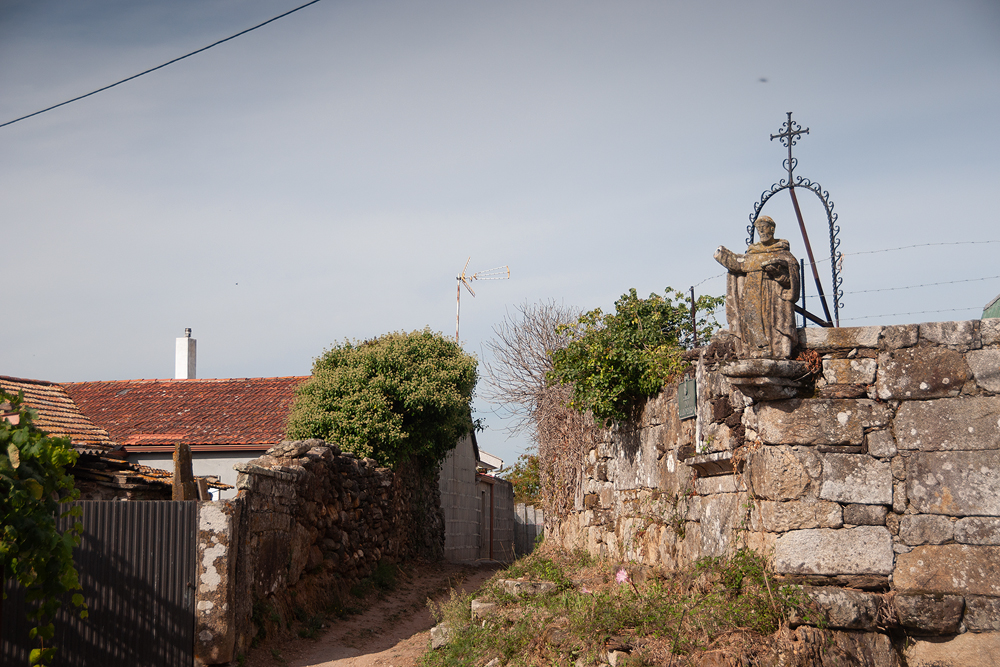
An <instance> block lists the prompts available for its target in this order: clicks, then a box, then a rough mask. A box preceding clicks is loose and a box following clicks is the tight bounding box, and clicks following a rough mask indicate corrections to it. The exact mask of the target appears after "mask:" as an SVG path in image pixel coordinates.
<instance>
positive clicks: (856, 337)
mask: <svg viewBox="0 0 1000 667" xmlns="http://www.w3.org/2000/svg"><path fill="white" fill-rule="evenodd" d="M882 329H883V327H806V328H805V329H799V342H800V343H801V345H802V347H805V348H808V349H810V350H819V351H827V350H850V349H853V348H856V347H876V346H878V339H879V336H880V335H881V333H882Z"/></svg>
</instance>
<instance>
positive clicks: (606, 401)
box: [548, 287, 723, 425]
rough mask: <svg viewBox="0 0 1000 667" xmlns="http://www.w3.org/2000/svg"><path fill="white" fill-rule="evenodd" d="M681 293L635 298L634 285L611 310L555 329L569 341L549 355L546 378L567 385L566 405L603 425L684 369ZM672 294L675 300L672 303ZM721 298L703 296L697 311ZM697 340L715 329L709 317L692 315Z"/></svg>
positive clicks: (687, 342)
mask: <svg viewBox="0 0 1000 667" xmlns="http://www.w3.org/2000/svg"><path fill="white" fill-rule="evenodd" d="M685 298H686V297H685V295H684V293H683V292H677V291H675V290H672V289H671V288H669V287H668V288H666V291H665V296H660V295H659V294H650V295H649V298H648V299H640V298H639V297H638V296H637V295H636V291H635V289H631V290H629V292H628V293H627V294H623V295H622V296H621V298H619V299H618V301H616V302H615V312H614V313H608V314H605V313H603V312H602V311H601V309H600V308H597V309H595V310H592V311H590V312H588V313H584V314H583V315H581V316H580V318H579V319H578V320H577V322H576V323H575V324H568V325H562V326H560V327H559V328H558V329H557V331H558V332H560V333H564V334H567V335H569V336H570V343H569V344H568V345H567V346H566V347H565V348H563V349H560V350H556V351H555V352H554V353H553V355H552V363H553V368H552V371H551V372H550V373H549V375H548V377H549V380H550V381H553V382H558V383H561V384H568V385H572V388H573V390H572V399H571V401H570V405H571V406H572V407H573V408H575V409H577V410H579V411H581V412H585V411H587V410H590V411H591V412H592V413H593V415H594V418H595V419H597V420H599V421H602V422H604V423H605V424H606V425H607V424H609V423H610V422H612V421H624V420H625V419H627V418H628V416H629V412H630V411H631V409H632V408H633V407H635V406H636V405H637V401H638V399H639V398H641V397H645V396H652V395H655V394H656V393H657V392H658V391H660V389H661V388H662V387H663V385H664V383H666V382H667V380H669V379H670V377H671V376H673V375H674V374H676V373H678V372H679V371H681V370H683V368H684V366H685V362H684V359H683V352H684V350H685V348H689V347H691V346H692V345H693V340H694V337H693V332H692V331H691V311H690V306H689V304H688V303H687V302H686V301H685ZM674 299H677V301H676V302H675V301H674ZM722 302H723V299H722V298H721V297H711V296H702V297H699V298H698V299H697V301H696V302H695V303H696V306H697V311H698V312H700V313H705V314H710V313H711V311H713V310H714V309H715V308H717V307H718V306H719V305H720V304H722ZM695 326H696V327H697V330H698V338H699V340H708V338H709V337H710V336H711V334H712V332H713V331H714V330H715V329H716V328H718V324H717V323H716V322H715V319H714V318H708V317H705V316H703V317H702V318H701V319H699V320H697V322H696V324H695Z"/></svg>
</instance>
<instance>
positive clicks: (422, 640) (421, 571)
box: [247, 563, 496, 667]
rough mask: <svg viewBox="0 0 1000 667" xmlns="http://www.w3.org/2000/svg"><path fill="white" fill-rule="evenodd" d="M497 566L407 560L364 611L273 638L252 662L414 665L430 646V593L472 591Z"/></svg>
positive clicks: (260, 665)
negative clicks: (313, 632)
mask: <svg viewBox="0 0 1000 667" xmlns="http://www.w3.org/2000/svg"><path fill="white" fill-rule="evenodd" d="M495 571H496V566H494V565H482V566H479V567H473V566H463V565H454V564H451V563H417V564H412V565H407V566H404V568H403V570H402V572H401V573H400V575H399V577H398V578H397V586H396V588H395V590H392V591H389V592H388V593H386V594H383V595H382V596H381V599H378V598H376V597H374V596H373V597H372V598H370V599H369V600H368V602H367V604H370V606H369V607H368V608H367V609H366V610H365V611H364V612H362V613H361V614H357V615H354V616H348V617H346V618H344V619H335V620H332V621H329V628H328V629H326V630H324V631H323V633H324V634H322V635H321V636H320V637H319V638H317V639H315V640H311V639H295V640H288V641H285V642H277V643H270V644H266V645H264V646H261V647H260V648H258V649H256V650H254V651H253V652H252V654H251V656H250V659H249V660H248V663H247V664H248V665H250V667H274V666H287V667H415V666H416V665H417V660H418V659H419V658H420V657H421V656H422V655H423V654H424V653H425V652H426V651H427V647H428V645H429V642H430V629H431V627H432V626H433V625H434V619H433V618H432V616H431V613H430V610H429V609H428V608H427V599H428V598H433V599H435V600H444V599H447V597H448V592H449V591H450V590H451V588H453V587H454V588H455V589H456V590H460V591H461V590H465V591H468V592H472V591H474V590H475V589H477V588H479V586H480V585H482V583H483V582H485V581H486V580H487V579H489V578H490V576H492V574H493V573H494V572H495Z"/></svg>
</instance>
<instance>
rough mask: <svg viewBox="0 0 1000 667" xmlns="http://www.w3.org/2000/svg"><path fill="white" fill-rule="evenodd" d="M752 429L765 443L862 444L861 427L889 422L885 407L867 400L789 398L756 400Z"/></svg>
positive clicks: (749, 418)
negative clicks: (768, 401)
mask: <svg viewBox="0 0 1000 667" xmlns="http://www.w3.org/2000/svg"><path fill="white" fill-rule="evenodd" d="M748 412H750V413H751V414H750V415H748V420H747V421H749V424H748V426H750V427H751V428H753V429H754V430H755V431H757V433H758V435H759V436H760V437H761V439H762V440H763V441H764V442H765V443H768V444H785V445H861V444H862V443H863V442H864V430H865V429H866V428H877V427H879V426H885V425H887V424H888V423H889V418H890V413H889V410H888V408H887V407H886V406H884V405H880V404H878V403H875V402H874V401H869V400H867V399H860V400H854V399H825V398H815V399H798V398H796V399H791V400H786V401H773V402H770V403H758V404H756V405H754V406H753V407H752V408H751V409H750V410H749V411H748Z"/></svg>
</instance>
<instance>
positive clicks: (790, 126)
mask: <svg viewBox="0 0 1000 667" xmlns="http://www.w3.org/2000/svg"><path fill="white" fill-rule="evenodd" d="M786 113H787V114H788V120H786V121H785V124H784V125H782V126H781V130H782V131H781V132H778V134H772V135H771V141H774V140H775V139H781V145H782V146H787V147H788V159H787V160H785V163H784V167H785V170H786V171H787V172H788V182H789V183H791V182H792V172H793V171H794V170H795V166H796V165H797V164H798V162H799V161H798V160H796V159H795V158H793V157H792V146H794V145H795V144H797V143H798V141H799V139H801V138H802V135H803V134H809V128H808V127H807V128H806V129H804V130H803V129H802V126H801V125H799V124H798V123H796V122H795V121H794V120H792V112H791V111H787V112H786Z"/></svg>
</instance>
